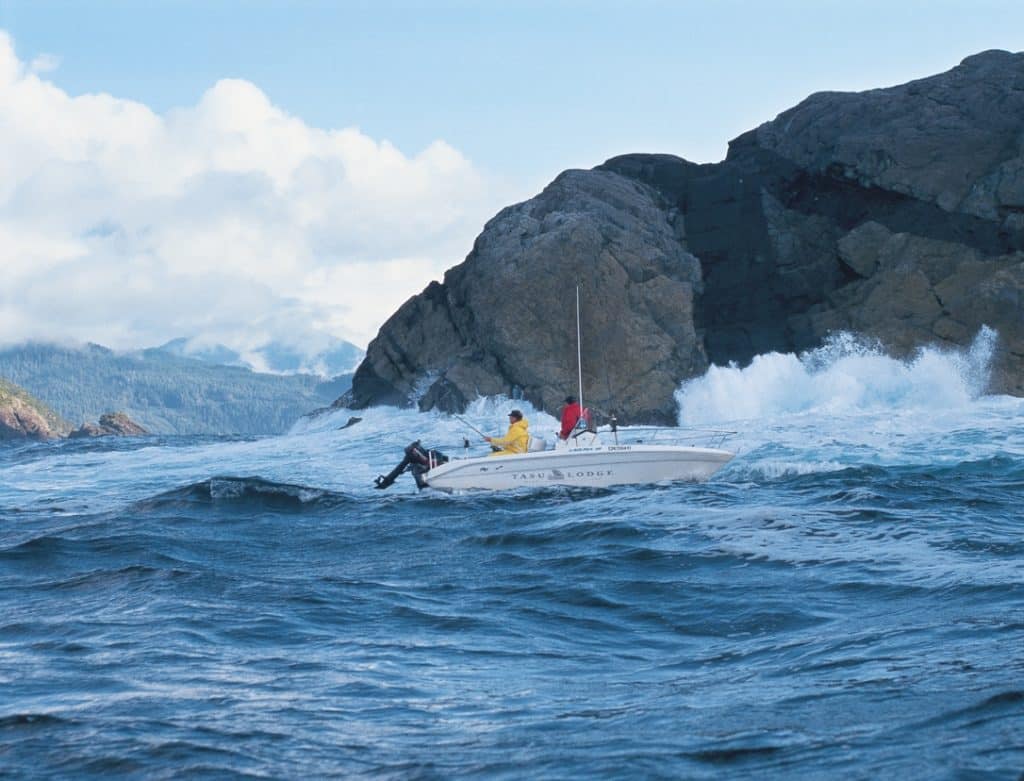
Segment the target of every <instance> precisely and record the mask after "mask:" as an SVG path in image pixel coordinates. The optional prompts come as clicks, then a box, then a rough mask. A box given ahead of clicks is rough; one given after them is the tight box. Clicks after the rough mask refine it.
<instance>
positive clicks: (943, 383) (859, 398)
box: [676, 327, 997, 426]
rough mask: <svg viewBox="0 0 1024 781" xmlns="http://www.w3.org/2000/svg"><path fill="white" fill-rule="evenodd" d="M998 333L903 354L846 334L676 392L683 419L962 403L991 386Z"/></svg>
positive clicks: (718, 370)
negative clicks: (888, 352) (954, 346)
mask: <svg viewBox="0 0 1024 781" xmlns="http://www.w3.org/2000/svg"><path fill="white" fill-rule="evenodd" d="M996 339H997V335H996V333H995V331H993V330H992V329H991V328H987V327H983V328H982V329H981V330H980V331H979V332H978V335H977V336H976V337H975V339H974V342H973V344H972V345H971V346H970V347H969V348H967V349H963V350H957V349H942V348H938V347H925V348H922V349H920V350H918V352H917V353H916V354H915V355H914V356H913V357H912V358H910V359H907V360H899V359H896V358H892V357H890V356H888V355H886V354H885V353H884V352H883V350H882V349H881V347H880V346H879V345H878V344H877V343H874V342H872V341H869V340H866V339H863V338H860V337H857V336H854V335H852V334H848V333H840V334H837V335H835V336H833V337H832V338H830V339H829V340H828V342H827V343H826V344H825V345H824V346H822V347H820V348H818V349H816V350H811V351H809V352H806V353H803V354H801V355H793V354H780V353H769V354H767V355H759V356H757V357H756V358H754V360H753V361H751V363H750V365H749V366H746V367H743V368H740V367H737V366H735V365H730V366H713V367H711V369H709V370H708V372H707V373H706V374H705V375H704V376H702V377H698V378H696V379H693V380H690V381H688V382H685V383H683V385H682V387H680V389H679V390H678V391H677V392H676V401H677V402H678V405H679V423H680V425H684V426H687V425H707V424H714V423H721V422H725V421H735V420H751V419H762V420H763V419H767V418H775V417H779V416H785V415H793V414H797V413H818V414H839V413H843V414H850V413H856V412H866V411H879V410H882V409H885V410H890V411H891V410H896V409H900V410H909V409H941V410H948V409H951V408H962V407H965V406H967V405H969V404H970V403H971V402H973V401H975V400H977V399H978V398H979V397H980V396H982V394H983V393H984V392H985V390H986V389H987V386H988V382H989V376H990V373H991V362H992V355H993V352H994V350H995V346H996Z"/></svg>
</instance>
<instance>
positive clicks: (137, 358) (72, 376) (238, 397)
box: [0, 344, 351, 434]
mask: <svg viewBox="0 0 1024 781" xmlns="http://www.w3.org/2000/svg"><path fill="white" fill-rule="evenodd" d="M0 377H2V378H4V379H6V380H8V381H10V382H13V383H15V384H16V385H19V386H21V387H22V388H24V389H26V390H27V391H28V392H29V393H31V394H33V395H34V396H36V397H37V398H39V399H40V400H42V401H43V402H45V403H46V404H47V405H49V406H50V407H52V408H53V409H54V410H56V411H57V413H59V414H60V415H61V416H62V417H64V418H66V419H67V420H69V421H71V423H73V424H74V425H79V424H81V423H83V422H85V421H95V420H97V419H98V418H99V416H100V415H101V414H103V413H105V412H111V411H118V412H124V413H126V414H127V415H128V416H129V417H131V418H132V419H133V420H136V421H138V422H139V423H141V424H142V425H143V426H144V427H145V428H147V429H148V430H149V431H151V432H153V433H163V434H276V433H281V432H283V431H286V430H287V429H288V428H289V427H290V426H291V425H292V424H293V423H294V422H295V421H296V420H297V419H298V418H300V417H301V416H302V415H304V414H306V413H307V412H311V411H312V410H314V409H317V408H319V407H323V406H326V405H328V404H330V403H331V401H333V400H334V399H335V398H337V396H338V395H339V394H340V393H342V392H344V391H345V390H346V389H347V387H348V385H349V384H350V381H351V379H350V378H349V377H338V378H335V379H334V380H330V381H324V380H322V379H320V378H319V377H314V376H310V375H304V374H298V375H289V376H281V375H271V374H256V373H254V372H251V371H249V370H248V369H242V368H238V367H231V366H216V365H212V364H209V363H205V362H203V361H197V360H193V359H190V358H182V357H178V356H174V355H170V354H168V353H167V352H164V351H161V350H144V351H141V352H135V353H115V352H113V351H112V350H109V349H107V348H105V347H101V346H99V345H94V344H90V345H88V346H85V347H81V348H69V347H60V346H56V345H47V344H28V345H21V346H18V347H8V348H4V349H2V350H0Z"/></svg>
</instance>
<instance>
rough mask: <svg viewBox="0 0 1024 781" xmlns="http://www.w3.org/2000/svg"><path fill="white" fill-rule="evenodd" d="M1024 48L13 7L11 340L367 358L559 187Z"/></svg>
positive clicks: (232, 8) (473, 4) (324, 11)
mask: <svg viewBox="0 0 1024 781" xmlns="http://www.w3.org/2000/svg"><path fill="white" fill-rule="evenodd" d="M993 48H999V49H1007V50H1010V51H1021V50H1024V3H1021V2H1019V0H1014V1H1013V2H1009V1H1004V0H974V1H973V2H945V1H944V0H932V1H931V2H898V1H897V0H889V2H884V3H883V2H874V1H873V0H862V1H861V2H856V3H853V2H833V1H832V0H815V1H812V0H805V1H803V2H795V1H792V0H791V1H789V2H783V1H781V0H780V1H777V2H760V3H758V2H734V1H733V0H719V1H718V2H711V1H710V0H709V1H708V2H685V1H683V0H680V1H678V2H655V1H654V0H634V2H620V3H611V2H601V1H600V0H594V1H593V2H577V1H576V0H551V1H550V2H534V1H533V0H519V1H518V2H482V1H480V0H473V1H470V0H435V1H434V2H412V1H410V0H406V2H386V1H385V0H379V1H378V2H326V0H318V1H314V0H291V1H290V2H278V1H276V0H202V2H200V1H199V0H177V1H176V2H170V1H169V0H147V1H146V2H128V0H105V1H104V2H100V1H99V0H74V1H73V0H64V1H63V2H56V1H55V0H0V149H2V150H4V151H3V153H2V155H0V273H2V275H3V277H2V278H3V285H2V286H0V344H6V343H16V342H19V341H24V340H26V339H36V340H57V341H72V342H74V341H77V342H85V341H92V342H98V343H100V344H104V345H107V346H109V347H113V348H115V349H131V348H136V347H147V346H154V345H157V344H161V343H163V342H165V341H168V340H170V339H173V338H177V337H181V336H186V337H190V338H193V339H195V343H196V345H197V346H201V345H203V344H213V343H221V344H225V345H227V346H229V347H231V348H233V349H236V350H239V351H241V352H243V353H244V352H245V351H246V350H252V349H255V348H257V347H259V346H261V345H262V344H265V343H267V342H278V343H280V344H285V345H290V346H295V347H300V348H302V349H308V350H309V351H311V352H316V351H319V350H321V349H325V348H326V347H327V346H329V345H330V344H331V343H332V341H333V340H337V339H345V340H348V341H351V342H354V343H355V344H358V345H359V346H361V347H365V346H366V344H367V342H368V341H369V340H370V339H372V338H373V337H374V335H375V334H376V332H377V329H378V328H379V327H380V326H381V324H382V323H383V322H384V321H385V320H386V319H387V318H388V317H389V316H390V315H391V314H392V313H393V312H394V311H395V309H397V307H398V306H400V305H401V303H402V302H403V301H405V300H406V299H408V298H409V296H411V295H414V294H416V293H418V292H419V291H420V290H422V289H423V287H425V286H426V285H427V284H428V283H429V282H430V281H431V280H432V279H440V278H441V276H442V275H443V273H444V271H445V270H446V269H448V268H450V267H452V266H454V265H457V264H458V263H459V262H461V261H462V260H463V258H464V257H465V256H466V254H467V253H468V252H469V251H470V250H471V248H472V244H473V240H474V238H475V237H476V236H477V235H478V234H479V233H480V231H481V230H482V228H483V226H484V223H485V222H486V221H487V220H488V219H489V218H490V217H492V216H493V215H494V214H495V213H496V212H497V211H498V210H500V209H501V208H502V207H504V206H506V205H509V204H511V203H516V202H518V201H522V200H525V199H527V198H529V197H531V196H533V195H534V194H536V193H537V192H539V191H540V190H541V189H542V188H543V187H544V186H545V185H546V184H547V183H548V182H550V181H551V180H552V179H553V178H554V177H555V176H557V175H558V174H559V173H560V172H561V171H563V170H565V169H568V168H590V167H593V166H595V165H599V164H600V163H602V162H603V161H604V160H606V159H607V158H609V157H612V156H615V155H618V154H625V153H629V152H658V153H670V154H675V155H678V156H680V157H684V158H686V159H688V160H693V161H696V162H715V161H718V160H721V159H722V158H724V156H725V153H726V149H727V145H728V142H729V140H730V139H732V138H735V137H736V136H738V135H740V134H741V133H743V132H745V131H747V130H750V129H752V128H754V127H756V126H758V125H759V124H761V123H762V122H765V121H769V120H771V119H772V118H773V117H775V116H776V115H777V114H779V113H780V112H782V111H784V110H785V109H787V108H789V107H791V106H793V105H795V104H796V103H798V102H799V101H800V100H802V99H803V98H805V97H807V96H808V95H809V94H811V93H813V92H817V91H820V90H844V91H845V90H864V89H871V88H874V87H883V86H891V85H894V84H899V83H903V82H906V81H909V80H911V79H915V78H920V77H924V76H928V75H931V74H934V73H939V72H942V71H945V70H948V69H949V68H951V67H953V66H955V65H956V64H957V63H959V62H960V61H961V60H962V59H963V58H964V57H966V56H968V55H970V54H974V53H977V52H979V51H983V50H985V49H993Z"/></svg>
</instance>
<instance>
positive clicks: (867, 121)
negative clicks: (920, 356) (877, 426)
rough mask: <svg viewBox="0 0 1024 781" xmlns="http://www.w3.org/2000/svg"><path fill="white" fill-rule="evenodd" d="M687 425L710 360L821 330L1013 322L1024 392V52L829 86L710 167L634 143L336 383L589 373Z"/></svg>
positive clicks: (476, 387) (397, 400) (645, 416)
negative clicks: (893, 83)
mask: <svg viewBox="0 0 1024 781" xmlns="http://www.w3.org/2000/svg"><path fill="white" fill-rule="evenodd" d="M577 281H578V282H579V284H580V289H581V297H582V310H583V315H582V326H583V328H582V330H583V340H582V341H583V345H582V347H583V364H584V391H585V393H586V394H587V396H588V399H587V402H588V405H589V404H591V403H593V405H594V406H596V407H598V408H601V409H604V410H611V409H618V410H619V411H620V412H621V413H623V414H624V416H625V417H626V418H628V419H630V420H633V421H670V420H672V418H673V417H674V401H673V396H672V393H673V391H674V389H675V388H676V387H677V386H678V384H679V382H680V381H682V380H683V379H686V378H687V377H691V376H694V375H695V374H699V373H700V372H702V371H703V370H704V369H705V368H706V366H707V365H708V362H709V361H710V362H713V363H719V364H721V363H727V362H729V361H737V362H740V363H743V362H746V361H749V360H750V359H751V358H752V357H753V356H755V355H757V354H759V353H764V352H768V351H772V350H776V351H785V352H792V351H799V350H803V349H807V348H810V347H814V346H817V345H818V344H820V343H821V342H822V340H823V339H824V338H825V337H826V336H827V335H828V333H829V332H832V331H836V330H851V331H856V332H859V333H863V334H866V335H869V336H873V337H876V338H877V339H879V340H880V341H881V342H882V343H883V344H885V345H887V346H888V347H889V348H890V349H891V350H892V351H893V352H894V353H895V354H906V353H907V352H909V351H912V350H913V349H914V348H915V347H917V346H920V345H924V344H934V343H939V344H948V345H951V346H953V345H964V344H966V343H968V342H969V341H970V340H971V339H972V338H973V337H974V335H975V334H976V333H977V332H978V330H979V329H980V328H981V326H982V325H988V326H990V327H992V328H994V329H996V330H997V331H998V333H999V336H1000V339H999V348H998V349H997V353H996V358H995V362H996V365H995V374H994V377H993V387H992V390H993V391H997V392H1009V393H1015V394H1018V395H1022V394H1024V306H1022V305H1024V54H1010V53H1007V52H999V51H990V52H984V53H982V54H978V55H975V56H973V57H969V58H968V59H966V60H964V62H963V63H961V64H960V65H959V66H958V67H956V68H954V69H953V70H951V71H949V72H947V73H944V74H940V75H938V76H933V77H930V78H926V79H921V80H919V81H915V82H911V83H909V84H905V85H901V86H897V87H892V88H888V89H877V90H871V91H868V92H863V93H819V94H816V95H812V96H811V97H809V98H807V99H806V100H805V101H803V102H802V103H801V104H800V105H798V106H796V107H795V108H793V109H790V110H789V111H786V112H784V113H783V114H781V115H779V116H778V117H777V118H776V119H775V120H773V121H772V122H768V123H766V124H764V125H762V126H761V127H759V128H757V129H756V130H753V131H751V132H749V133H746V134H744V135H742V136H740V137H739V138H737V139H736V140H734V141H733V142H732V143H731V144H730V148H729V153H728V156H727V157H726V159H725V160H724V161H723V162H721V163H717V164H713V165H696V164H694V163H689V162H687V161H685V160H683V159H681V158H677V157H673V156H669V155H639V154H636V155H625V156H623V157H618V158H613V159H612V160H609V161H608V162H606V163H605V164H604V165H602V166H599V167H598V168H596V169H594V170H592V171H570V172H566V173H564V174H562V175H561V176H559V177H558V178H557V179H556V180H555V181H554V182H553V183H552V184H551V185H549V186H548V187H547V188H546V189H545V190H544V192H542V193H541V194H540V195H538V196H537V197H536V198H534V199H532V200H530V201H527V202H525V203H522V204H518V205H516V206H512V207H509V208H507V209H505V210H503V211H502V212H500V213H499V214H498V215H497V216H496V217H495V218H494V219H492V220H491V221H490V222H489V223H488V224H487V225H486V226H485V228H484V231H483V233H482V234H481V235H480V237H479V238H478V239H477V241H476V245H475V246H474V248H473V251H472V252H471V253H470V255H469V256H468V257H467V259H466V261H465V262H464V263H463V264H461V265H460V266H457V267H455V268H453V269H451V270H450V271H448V272H447V273H446V274H445V278H444V283H443V284H437V283H432V284H431V285H430V286H429V287H428V288H427V289H426V290H425V291H424V292H423V293H422V294H420V295H419V296H416V297H414V298H412V299H410V300H409V301H408V302H406V304H404V305H403V306H402V307H401V308H400V309H399V311H398V312H397V313H396V314H395V315H394V316H392V318H391V319H390V320H388V321H387V323H385V324H384V326H383V327H382V328H381V331H380V333H379V335H378V336H377V338H376V339H375V340H374V341H373V342H371V344H370V347H369V349H368V351H367V355H366V359H365V360H364V361H363V363H362V364H361V365H360V367H359V369H358V371H357V372H356V375H355V377H354V380H353V385H352V391H351V393H350V394H349V395H347V396H346V397H343V398H342V399H340V400H339V402H338V403H342V404H345V405H348V406H353V407H360V406H366V405H370V404H378V403H388V404H411V403H418V404H419V405H420V407H421V408H423V409H426V408H430V407H434V406H439V407H442V408H445V409H451V410H457V409H460V408H461V407H462V406H463V405H464V404H465V403H466V401H468V400H469V399H471V398H473V397H475V396H476V395H478V394H480V395H487V394H494V393H508V394H510V395H513V396H515V395H522V396H524V397H525V398H527V399H529V400H530V401H532V402H533V403H534V404H536V405H537V406H539V407H542V408H545V409H547V410H549V411H554V410H555V409H556V408H557V406H558V404H559V402H560V401H561V399H562V397H563V396H564V395H565V394H566V392H572V391H573V389H574V387H575V384H576V383H575V370H576V361H575V347H576V345H575V322H574V308H573V307H574V293H575V285H576V284H577Z"/></svg>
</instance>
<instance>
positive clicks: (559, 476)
mask: <svg viewBox="0 0 1024 781" xmlns="http://www.w3.org/2000/svg"><path fill="white" fill-rule="evenodd" d="M588 433H589V432H588ZM734 455H735V454H734V453H731V452H729V451H728V450H721V449H719V448H711V447H693V446H684V445H658V444H646V443H640V444H607V445H606V444H603V443H602V442H601V440H600V438H599V437H598V436H596V435H592V436H590V437H589V442H588V444H577V445H575V446H570V447H566V448H561V449H557V450H541V451H536V452H529V453H521V454H515V455H502V456H481V457H476V458H454V459H452V460H450V461H448V462H446V463H443V464H438V465H436V466H433V467H432V468H430V469H428V470H427V471H426V472H425V473H424V474H423V476H422V479H423V482H424V483H425V484H426V485H428V486H430V487H431V488H439V489H442V490H447V491H453V490H463V489H466V490H469V489H483V490H491V491H500V490H505V489H508V488H518V487H521V486H530V487H536V486H545V485H574V486H585V487H594V488H606V487H608V486H613V485H630V484H643V483H659V482H663V481H686V482H703V481H704V480H707V479H708V478H710V477H711V476H712V475H713V474H714V473H715V472H717V471H718V470H719V469H721V468H722V467H723V466H724V465H725V464H727V463H728V462H729V461H730V460H731V459H732V458H733V456H734Z"/></svg>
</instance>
